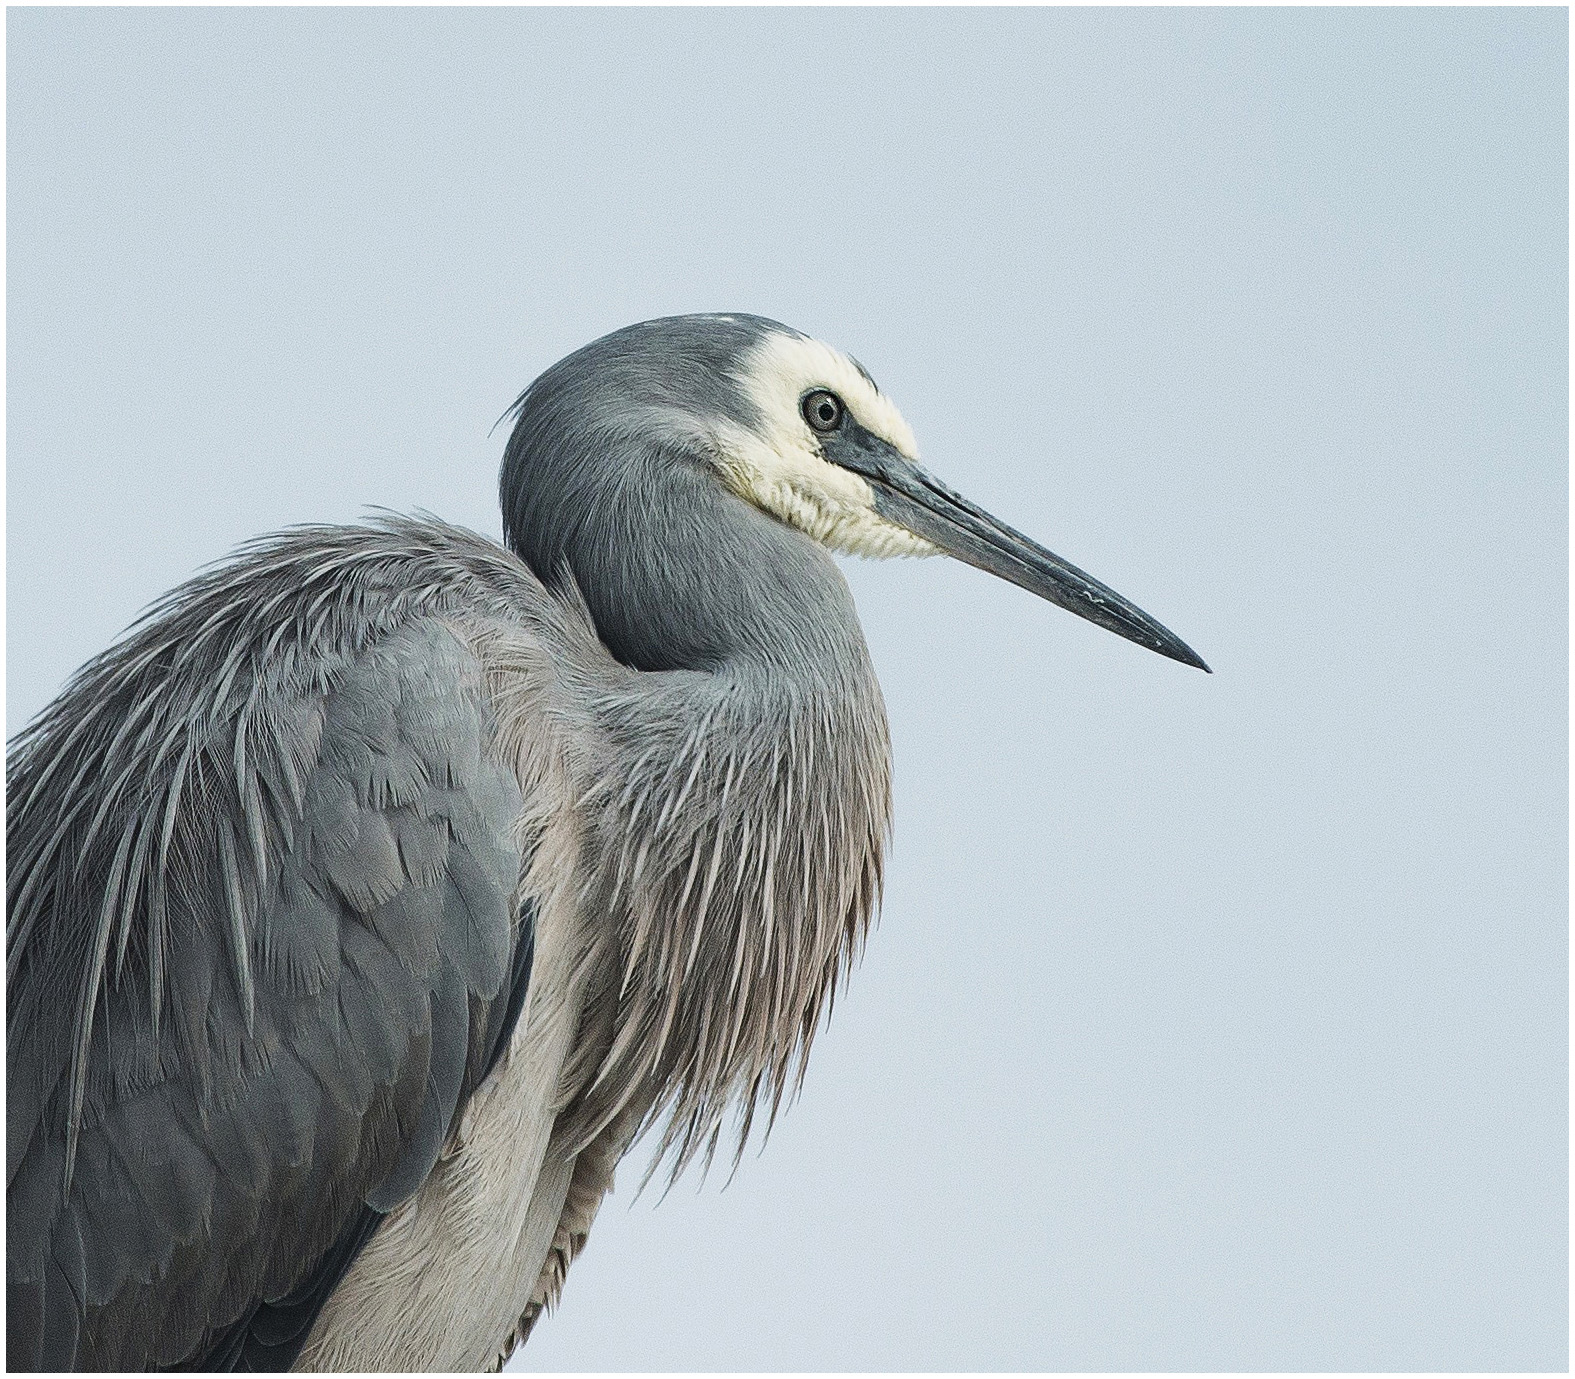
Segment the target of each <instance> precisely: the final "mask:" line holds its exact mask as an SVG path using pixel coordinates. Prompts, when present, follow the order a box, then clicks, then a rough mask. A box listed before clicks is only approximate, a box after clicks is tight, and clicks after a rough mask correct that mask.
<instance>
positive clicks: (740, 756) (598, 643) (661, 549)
mask: <svg viewBox="0 0 1575 1379" xmlns="http://www.w3.org/2000/svg"><path fill="white" fill-rule="evenodd" d="M795 370H797V372H795ZM799 374H802V375H803V376H802V378H800V377H799ZM830 386H837V387H840V389H841V390H842V391H841V395H840V396H839V398H838V406H839V407H842V406H843V402H842V400H841V399H842V398H845V399H846V411H845V416H844V415H842V414H840V413H839V415H838V419H837V423H836V426H835V427H834V428H831V429H829V430H822V428H820V427H819V426H817V424H816V422H815V420H814V419H813V418H812V417H811V414H810V413H809V411H808V410H806V409H807V408H808V407H809V406H810V402H811V400H812V399H813V398H816V397H819V396H821V394H822V393H824V392H825V391H826V389H827V388H828V387H830ZM778 394H781V397H780V398H779V397H778ZM778 402H780V403H781V404H782V405H781V406H780V407H779V406H778V405H777V404H778ZM801 413H802V418H801V416H800V414H801ZM800 430H802V431H803V435H802V436H800V435H799V431H800ZM911 452H912V446H911V437H909V436H908V434H907V432H906V427H905V425H904V424H903V423H901V419H900V417H897V415H896V412H895V409H893V408H891V407H890V404H889V403H888V402H886V400H885V399H884V398H882V397H881V396H880V395H879V394H878V392H876V390H875V389H874V387H873V384H871V383H870V381H869V378H868V375H867V374H866V373H864V371H863V370H862V368H861V367H859V366H857V365H855V364H853V363H852V361H850V360H847V359H846V357H845V356H840V355H836V354H835V352H834V351H830V350H829V349H828V348H827V347H825V346H820V345H818V344H817V343H816V342H813V341H808V340H806V339H805V338H804V337H801V336H798V335H797V334H796V333H794V332H791V331H788V330H786V328H784V327H781V326H778V325H776V324H775V323H772V322H768V321H764V320H761V319H760V318H755V317H744V316H729V317H686V318H676V319H674V320H669V321H661V322H648V323H645V324H644V325H642V326H638V327H631V328H629V329H628V330H626V331H621V332H618V333H616V334H614V335H613V336H610V337H607V338H606V339H604V340H602V341H598V342H597V343H596V344H595V345H592V346H589V347H587V349H585V350H583V351H580V352H579V353H578V354H575V355H572V356H570V357H569V358H568V359H566V360H565V361H563V362H562V363H560V364H558V365H556V366H555V367H554V368H553V369H551V370H549V371H548V372H547V373H546V374H544V375H543V376H542V378H540V379H538V380H537V382H536V383H535V384H533V385H532V387H531V388H530V389H528V390H527V391H526V393H525V394H524V395H523V396H522V397H521V399H520V401H519V403H518V404H516V424H515V428H514V431H513V434H512V437H511V439H510V442H509V446H508V449H507V452H506V455H505V459H504V467H503V474H502V501H503V509H504V526H505V532H506V536H507V539H508V543H509V546H510V548H511V549H510V550H504V549H502V548H500V547H498V546H496V545H494V544H493V543H491V542H488V541H486V540H484V539H483V538H481V537H478V536H475V535H473V534H471V533H468V532H465V531H462V530H460V529H457V528H454V527H450V526H446V525H444V524H443V523H441V522H438V521H436V520H432V519H425V518H422V519H414V518H401V517H384V518H380V519H377V520H375V521H373V522H371V523H369V524H367V525H364V526H359V527H340V528H327V527H324V528H305V529H300V530H297V531H294V532H290V533H286V534H284V535H282V536H279V537H275V538H271V539H269V540H266V541H263V542H260V543H257V544H255V545H253V546H252V547H250V548H248V549H246V550H244V551H243V552H241V553H240V554H239V555H238V556H237V558H236V559H235V560H233V561H232V562H230V563H228V564H226V565H223V566H221V567H219V568H218V569H215V570H213V571H211V572H209V573H207V574H205V575H202V576H201V577H199V578H197V579H196V580H194V581H192V582H191V583H190V584H188V585H186V586H184V587H183V588H181V589H178V590H176V591H175V592H174V593H173V594H171V595H170V596H168V597H167V598H166V599H165V600H164V601H162V602H161V603H160V604H159V605H157V606H156V607H155V608H154V609H153V610H152V611H151V612H150V613H149V614H148V615H147V616H146V617H145V618H144V620H143V621H142V622H141V623H140V624H139V626H138V627H136V628H135V629H133V631H132V632H131V633H130V634H129V635H128V636H127V637H126V638H125V639H124V640H123V641H122V642H121V643H119V644H118V645H117V646H116V647H114V648H112V649H111V650H110V651H109V652H107V653H105V654H104V655H103V656H101V657H99V658H98V659H97V660H95V661H93V662H91V663H89V665H87V666H85V667H84V668H83V669H82V671H80V672H79V673H78V675H77V676H76V677H75V678H74V679H73V680H72V682H71V683H70V684H69V685H68V686H67V688H66V690H65V691H64V692H63V693H62V695H61V696H60V697H59V698H58V699H57V700H55V701H54V703H52V704H51V705H50V706H49V707H48V708H47V709H46V710H45V711H44V712H43V713H42V714H41V715H40V716H39V718H38V719H37V720H36V721H35V722H34V723H32V724H31V725H30V726H29V727H28V728H27V729H26V730H24V732H23V733H22V734H21V735H20V736H19V737H18V738H17V739H16V741H15V742H14V743H13V744H12V749H11V752H10V755H9V758H8V766H7V778H8V789H9V802H8V813H7V847H8V860H9V864H10V870H9V882H8V885H9V891H8V903H9V917H8V940H9V951H8V969H7V981H8V996H9V1003H8V1026H7V1029H8V1043H7V1079H8V1088H9V1093H10V1097H9V1105H8V1115H7V1175H8V1177H7V1181H8V1195H7V1204H8V1213H9V1222H10V1228H9V1230H8V1237H7V1270H8V1280H9V1284H10V1290H9V1296H10V1302H9V1318H8V1319H9V1335H10V1341H9V1343H8V1344H9V1346H10V1352H9V1360H10V1363H11V1365H12V1367H13V1368H39V1367H42V1368H69V1367H79V1368H106V1369H113V1368H139V1367H147V1366H151V1365H172V1364H183V1363H184V1364H192V1363H199V1364H208V1365H213V1366H223V1367H232V1366H233V1367H277V1366H278V1365H281V1364H285V1363H291V1362H294V1363H298V1364H300V1365H303V1366H307V1367H316V1368H347V1367H348V1368H362V1369H379V1368H461V1367H469V1368H475V1367H478V1366H482V1365H485V1364H487V1363H489V1362H496V1361H498V1360H499V1359H501V1358H502V1357H503V1356H504V1355H506V1353H507V1350H508V1348H509V1347H510V1346H511V1345H512V1344H513V1343H514V1341H515V1340H516V1339H517V1338H518V1337H520V1336H522V1335H524V1334H527V1333H528V1331H529V1329H530V1326H531V1325H532V1323H533V1322H534V1321H535V1319H536V1318H537V1316H538V1315H539V1313H540V1312H541V1310H542V1309H543V1308H544V1307H547V1306H550V1305H551V1303H552V1301H553V1299H554V1298H555V1297H556V1294H557V1290H558V1289H559V1288H560V1287H561V1285H562V1282H563V1278H564V1274H565V1272H566V1270H567V1268H568V1266H569V1264H570V1263H571V1262H572V1259H573V1257H574V1254H575V1253H576V1252H577V1250H578V1249H579V1247H580V1245H581V1244H583V1242H584V1239H585V1236H586V1233H587V1232H588V1230H589V1226H590V1221H591V1218H592V1217H593V1216H594V1214H595V1211H596V1207H597V1205H598V1204H599V1202H600V1200H601V1198H602V1195H603V1194H604V1193H605V1191H606V1190H607V1189H608V1187H609V1186H610V1184H611V1176H612V1169H613V1166H614V1165H615V1164H616V1162H617V1160H618V1159H619V1157H620V1156H621V1155H622V1154H623V1152H624V1150H625V1149H626V1148H627V1147H628V1145H629V1144H630V1143H631V1142H632V1140H633V1138H634V1137H635V1136H636V1135H637V1134H638V1133H639V1132H640V1131H641V1130H642V1129H644V1128H646V1127H648V1126H653V1125H658V1124H660V1125H662V1126H663V1127H664V1128H663V1130H662V1134H661V1138H660V1141H659V1144H660V1151H659V1158H662V1157H665V1158H666V1160H667V1162H668V1164H669V1167H670V1169H671V1171H673V1172H677V1171H679V1170H681V1169H682V1168H683V1167H684V1166H685V1165H686V1164H688V1163H689V1162H691V1161H692V1160H693V1159H694V1158H695V1157H696V1156H697V1155H700V1156H705V1157H709V1156H710V1155H711V1154H713V1153H714V1152H715V1151H716V1150H717V1149H718V1148H719V1146H720V1145H721V1143H722V1139H723V1136H724V1135H726V1134H727V1133H728V1127H729V1118H730V1116H731V1117H732V1118H733V1123H732V1143H733V1144H734V1145H735V1146H736V1147H738V1148H741V1147H742V1145H743V1143H744V1141H745V1139H746V1138H747V1137H748V1135H749V1133H750V1130H751V1127H752V1125H753V1124H754V1122H755V1117H756V1114H757V1112H762V1113H763V1114H764V1115H765V1116H766V1117H767V1119H768V1120H769V1118H771V1117H773V1116H774V1115H775V1114H776V1112H777V1110H778V1108H779V1107H780V1105H781V1102H782V1099H783V1097H784V1096H785V1095H786V1094H787V1093H788V1091H789V1090H790V1089H791V1088H792V1087H793V1085H794V1084H795V1081H796V1079H797V1078H798V1077H801V1076H802V1073H803V1067H804V1059H805V1058H806V1056H807V1054H808V1051H809V1047H810V1044H811V1042H812V1040H813V1038H814V1034H815V1031H816V1029H817V1027H818V1024H819V1022H820V1020H821V1018H822V1016H823V1014H824V1012H825V1011H826V1009H827V1008H828V1006H829V1003H830V1001H831V998H832V995H833V992H834V991H835V989H836V987H837V984H838V982H839V980H840V979H841V978H842V976H843V975H845V973H846V971H847V969H848V967H849V965H850V964H851V962H852V961H853V959H854V957H855V956H856V954H857V952H858V949H859V945H860V943H861V942H862V940H863V937H864V935H865V932H866V930H867V927H868V925H869V923H870V921H871V919H872V918H873V915H874V913H875V910H876V907H877V906H878V903H879V896H880V888H881V873H882V855H883V848H884V843H885V838H886V833H887V827H888V818H889V793H890V791H889V767H888V756H889V753H888V745H887V735H886V720H885V714H884V709H883V706H882V703H881V698H880V691H879V687H878V685H877V683H876V680H875V677H874V673H873V669H872V667H871V665H870V662H869V657H868V652H867V650H866V648H865V644H864V639H863V636H862V633H861V632H860V629H859V626H858V621H857V618H856V615H855V612H854V608H853V604H852V600H851V597H850V595H849V592H848V589H847V586H846V583H845V581H844V580H843V578H842V576H841V574H840V573H839V571H838V570H837V568H836V565H835V564H834V562H833V561H832V560H831V558H830V556H829V555H828V554H827V552H826V550H825V549H824V544H832V545H835V546H838V547H839V548H842V549H853V550H867V551H868V552H869V553H891V552H892V551H894V550H901V551H907V552H909V553H926V552H928V551H930V550H933V549H936V548H937V546H936V544H935V543H936V542H937V541H939V542H940V546H939V548H941V549H949V547H948V546H946V544H945V543H946V540H947V539H948V538H947V537H946V535H945V533H946V532H948V531H950V530H951V528H949V527H947V526H946V525H945V523H946V522H951V523H953V525H954V526H956V528H957V530H958V532H959V533H961V534H960V535H959V536H958V537H957V543H958V544H957V548H956V553H958V554H960V555H962V556H963V558H965V559H970V560H974V561H975V562H976V563H983V564H986V567H987V568H994V566H992V565H990V564H989V563H988V562H989V561H997V562H1001V563H1002V564H1001V568H1000V569H999V570H998V572H999V573H1004V574H1005V575H1006V577H1008V578H1011V579H1013V580H1015V581H1016V582H1019V583H1023V584H1025V585H1026V586H1027V587H1031V588H1035V590H1036V592H1040V593H1044V594H1045V596H1047V597H1052V598H1055V599H1056V601H1058V602H1067V603H1068V606H1075V607H1076V608H1077V611H1079V612H1081V613H1083V614H1084V615H1085V616H1089V617H1091V618H1094V619H1095V620H1096V621H1100V622H1102V623H1104V624H1105V625H1107V626H1112V627H1114V628H1115V630H1117V631H1120V632H1121V633H1122V635H1125V636H1129V637H1131V638H1132V639H1133V640H1139V641H1143V642H1145V644H1149V645H1153V646H1155V647H1156V649H1160V650H1163V651H1165V653H1166V654H1167V655H1173V656H1176V657H1177V659H1188V658H1191V660H1192V661H1193V662H1194V663H1196V664H1201V662H1198V661H1197V660H1196V658H1195V657H1194V656H1193V655H1192V653H1191V652H1190V651H1188V650H1187V649H1186V648H1185V647H1183V646H1182V645H1181V644H1180V643H1179V642H1177V641H1176V640H1175V639H1174V638H1173V637H1172V636H1171V634H1169V633H1167V632H1165V631H1164V629H1163V628H1159V626H1158V624H1156V623H1153V621H1152V619H1148V618H1147V615H1146V614H1142V613H1141V612H1140V611H1139V610H1136V609H1133V608H1132V607H1131V605H1128V604H1126V603H1125V601H1124V600H1120V599H1119V598H1117V596H1115V595H1113V594H1111V593H1110V591H1108V590H1106V589H1104V586H1102V585H1097V584H1096V583H1095V582H1094V581H1091V580H1088V578H1087V576H1083V575H1082V574H1081V572H1078V571H1076V570H1074V569H1072V567H1069V566H1066V565H1065V564H1064V562H1056V558H1055V557H1052V556H1050V555H1049V553H1048V552H1043V551H1042V549H1041V548H1038V547H1034V546H1033V545H1032V543H1028V542H1027V539H1026V538H1023V537H1020V536H1019V535H1018V534H1016V533H1012V532H1010V529H1007V528H1003V527H1000V526H999V524H996V526H995V527H993V528H990V527H987V526H985V525H981V524H982V523H989V522H993V519H988V518H987V517H985V515H983V514H977V510H976V509H971V508H970V509H968V511H967V513H962V512H961V510H954V509H953V508H947V507H946V506H945V505H946V504H947V503H952V502H954V500H955V502H961V500H956V499H955V495H950V494H949V490H943V489H941V488H940V487H938V486H936V485H935V484H934V481H931V480H929V478H928V476H926V475H925V474H924V472H923V471H922V470H919V469H918V468H917V465H916V464H915V463H914V462H913V459H912V453H911ZM816 466H820V468H817V467H816ZM822 471H824V472H822ZM860 476H862V477H860ZM924 484H929V485H930V487H929V488H925V487H924V486H923V485H924ZM888 490H889V491H888ZM915 495H917V496H915ZM937 495H938V496H937ZM914 503H919V504H921V505H928V506H929V507H933V508H934V513H932V514H931V515H929V516H927V517H924V518H923V519H922V521H921V520H920V519H919V518H918V517H915V518H914V520H913V522H911V523H909V522H906V520H905V519H902V518H901V514H902V513H903V512H906V511H907V510H908V509H907V508H905V507H904V506H903V504H908V505H909V507H911V506H912V505H913V504H914ZM927 510H928V508H927ZM893 513H896V514H897V517H896V518H894V517H893V515H892V514H893ZM936 514H939V515H936ZM975 514H977V515H975ZM914 530H922V531H923V532H924V533H925V534H924V535H923V536H922V537H915V536H912V535H910V534H909V533H910V532H911V531H914ZM937 532H939V533H940V534H941V535H940V536H939V537H937V535H936V533H937ZM981 532H982V533H983V535H981V534H980V533H981ZM812 538H814V539H812ZM991 542H993V543H994V544H993V545H991V544H990V543H991ZM823 543H824V544H823ZM970 543H971V544H970ZM987 547H988V549H986V548H987ZM981 551H984V554H982V555H981V554H980V552H981ZM1036 581H1037V583H1036ZM1077 600H1085V601H1087V602H1086V604H1084V605H1079V604H1078V603H1077ZM1166 639H1168V640H1166ZM533 955H534V961H533ZM653 1167H654V1165H653ZM385 1218H386V1219H385Z"/></svg>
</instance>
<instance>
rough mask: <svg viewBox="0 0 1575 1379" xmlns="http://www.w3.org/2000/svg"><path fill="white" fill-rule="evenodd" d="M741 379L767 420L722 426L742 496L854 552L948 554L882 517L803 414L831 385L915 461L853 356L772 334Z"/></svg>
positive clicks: (906, 435) (896, 419) (729, 473)
mask: <svg viewBox="0 0 1575 1379" xmlns="http://www.w3.org/2000/svg"><path fill="white" fill-rule="evenodd" d="M738 381H739V382H740V383H741V384H742V385H743V386H744V390H745V391H746V392H747V393H748V394H749V397H750V400H751V401H752V402H753V403H754V404H755V406H756V407H757V408H759V410H760V413H761V418H762V420H761V424H760V426H759V428H758V429H756V430H750V429H748V428H746V427H743V426H739V425H737V424H736V423H732V422H724V423H721V424H720V425H719V426H718V427H717V429H716V440H717V443H718V444H719V446H720V449H721V456H722V465H723V470H724V472H725V474H726V477H727V479H728V482H729V483H730V484H731V485H732V486H733V489H734V491H735V492H737V493H738V495H739V496H740V497H741V498H747V499H748V500H749V501H750V502H751V503H754V504H755V506H756V507H760V508H764V509H765V510H766V511H767V512H769V513H771V514H772V515H773V516H775V517H779V518H781V520H782V521H784V522H786V523H788V524H789V525H790V526H794V527H797V528H798V529H799V530H800V531H802V532H804V533H806V534H807V535H809V536H812V537H814V538H815V540H817V541H819V542H820V543H821V544H822V545H825V546H829V547H831V549H832V550H834V551H842V552H844V553H845V554H847V555H862V556H870V557H874V558H876V559H879V558H882V557H885V556H893V555H939V554H940V552H939V551H938V550H936V548H935V547H934V546H932V545H931V544H930V543H929V542H928V541H926V540H925V539H924V538H923V537H921V536H915V535H914V534H913V533H912V532H910V531H908V530H907V529H906V528H905V527H899V526H897V525H896V523H894V522H888V521H887V520H886V519H885V518H884V517H882V516H881V515H880V514H879V513H878V512H876V511H875V494H874V492H873V491H872V490H871V488H870V486H869V484H868V482H867V481H866V480H864V479H863V478H861V477H860V476H859V475H857V474H853V473H850V472H849V471H848V470H846V469H842V468H840V467H838V466H837V465H834V464H831V463H830V462H829V461H827V460H825V459H823V458H822V457H821V454H820V446H819V443H818V442H817V440H816V437H815V433H814V432H813V431H812V430H810V427H809V423H808V422H807V421H805V420H804V417H803V414H802V413H801V412H800V411H799V400H800V399H801V398H802V397H803V396H804V394H805V393H807V392H810V391H811V390H813V389H816V388H825V389H828V390H829V391H831V392H833V393H835V394H836V395H837V396H838V397H840V398H841V399H842V401H843V404H844V405H845V406H846V407H847V409H848V411H849V412H850V413H851V414H852V415H853V417H854V419H855V420H856V421H858V423H859V424H860V425H861V426H863V427H864V428H865V429H866V430H868V431H870V432H872V433H873V434H875V435H877V436H879V437H880V438H881V439H882V440H885V441H887V442H889V443H890V444H891V445H893V446H894V447H895V448H896V449H897V451H898V452H899V453H900V454H902V455H905V456H906V457H907V458H908V459H910V460H916V459H917V458H918V454H919V450H918V446H917V445H916V444H915V442H914V439H913V432H912V430H911V429H910V428H909V426H908V423H907V422H906V421H904V420H903V419H902V414H901V413H900V412H898V410H897V409H896V408H895V407H894V406H893V405H892V403H891V401H890V399H888V398H885V397H882V396H881V394H880V393H879V392H877V391H876V389H875V386H874V385H873V384H872V383H871V382H870V381H869V379H867V378H866V377H865V376H864V375H863V374H862V373H861V372H859V368H858V365H856V364H855V363H854V362H853V361H852V360H851V359H849V358H848V357H847V355H845V354H843V353H842V352H841V351H840V350H835V349H833V348H832V347H831V346H830V345H826V344H822V343H821V342H820V341H819V340H809V339H805V338H804V337H803V336H795V335H780V334H776V333H773V334H771V335H768V336H767V337H766V338H765V339H764V340H762V341H761V343H760V344H759V345H757V346H756V347H755V349H754V350H753V351H751V353H750V354H749V356H748V358H747V359H746V360H745V361H744V366H743V368H742V369H741V370H740V373H739V375H738Z"/></svg>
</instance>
